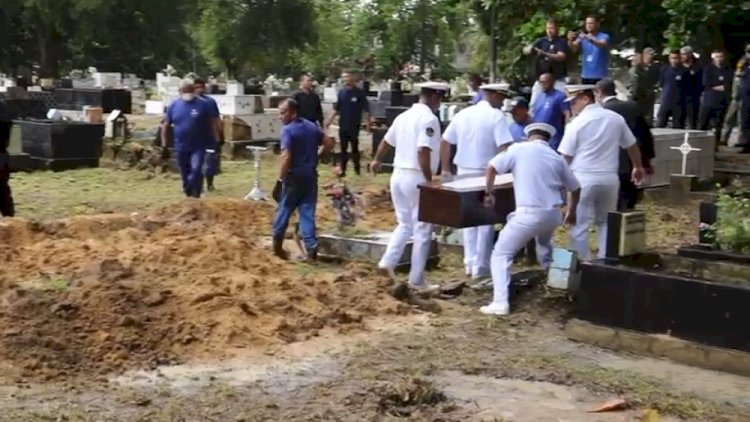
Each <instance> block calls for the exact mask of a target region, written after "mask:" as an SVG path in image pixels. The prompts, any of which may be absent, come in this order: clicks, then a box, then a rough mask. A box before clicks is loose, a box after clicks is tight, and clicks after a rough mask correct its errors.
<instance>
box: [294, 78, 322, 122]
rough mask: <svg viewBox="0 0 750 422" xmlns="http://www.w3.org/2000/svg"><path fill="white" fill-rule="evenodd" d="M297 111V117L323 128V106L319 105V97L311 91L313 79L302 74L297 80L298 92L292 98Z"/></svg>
mask: <svg viewBox="0 0 750 422" xmlns="http://www.w3.org/2000/svg"><path fill="white" fill-rule="evenodd" d="M292 98H294V101H296V102H297V105H298V106H299V109H298V110H297V115H298V116H299V117H302V118H303V119H306V120H309V121H311V122H313V123H316V124H317V125H318V126H320V127H321V128H322V127H323V106H322V105H321V103H320V97H319V96H318V94H316V93H315V91H314V90H313V78H312V76H310V75H308V74H303V75H302V76H301V77H300V79H299V91H297V92H296V93H295V94H294V96H293V97H292Z"/></svg>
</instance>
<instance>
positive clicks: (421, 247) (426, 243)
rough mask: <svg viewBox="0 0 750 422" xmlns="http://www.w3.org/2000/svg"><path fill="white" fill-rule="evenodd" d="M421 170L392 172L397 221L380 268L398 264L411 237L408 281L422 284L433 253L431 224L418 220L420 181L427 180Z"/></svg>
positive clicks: (392, 188)
mask: <svg viewBox="0 0 750 422" xmlns="http://www.w3.org/2000/svg"><path fill="white" fill-rule="evenodd" d="M424 181H425V178H424V175H423V174H422V172H421V171H418V170H409V169H400V168H395V169H393V175H392V176H391V201H392V202H393V208H394V210H395V211H396V221H397V222H398V225H397V226H396V229H395V230H394V231H393V233H392V234H391V237H390V239H389V240H388V247H387V248H386V250H385V254H384V255H383V257H382V258H381V259H380V263H379V264H378V266H379V267H380V268H393V267H395V266H396V265H397V264H398V262H399V260H400V259H401V256H402V255H403V254H404V249H405V248H406V244H407V243H408V242H409V239H413V240H414V243H413V244H412V249H411V271H410V272H409V283H411V284H415V285H419V284H422V283H424V282H425V280H424V271H425V266H426V265H427V258H428V256H429V253H430V240H432V224H429V223H422V222H420V221H419V219H418V216H419V190H418V189H417V185H419V184H420V183H424Z"/></svg>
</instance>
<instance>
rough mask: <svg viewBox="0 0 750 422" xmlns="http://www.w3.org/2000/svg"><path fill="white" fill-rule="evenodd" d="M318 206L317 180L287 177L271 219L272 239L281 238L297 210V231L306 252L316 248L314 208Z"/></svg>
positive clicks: (314, 178)
mask: <svg viewBox="0 0 750 422" xmlns="http://www.w3.org/2000/svg"><path fill="white" fill-rule="evenodd" d="M317 204H318V178H317V177H315V176H312V177H310V176H308V177H299V176H298V177H295V176H293V175H289V176H287V177H286V179H285V180H284V183H283V185H282V188H281V201H279V207H278V209H277V210H276V216H275V217H274V219H273V237H274V238H278V237H283V236H284V234H285V233H286V229H287V227H288V226H289V219H290V218H291V217H292V214H293V213H294V210H295V209H296V210H299V229H300V232H301V234H302V241H303V242H304V244H305V248H307V250H308V251H309V250H311V249H314V248H317V247H318V237H317V236H316V232H315V207H316V206H317Z"/></svg>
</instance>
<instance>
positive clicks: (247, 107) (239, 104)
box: [210, 95, 263, 116]
mask: <svg viewBox="0 0 750 422" xmlns="http://www.w3.org/2000/svg"><path fill="white" fill-rule="evenodd" d="M210 97H211V98H213V99H214V101H216V105H218V106H219V113H221V114H222V115H225V116H238V115H250V114H260V113H263V106H262V99H261V98H260V96H259V95H210Z"/></svg>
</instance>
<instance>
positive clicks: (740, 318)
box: [572, 254, 750, 375]
mask: <svg viewBox="0 0 750 422" xmlns="http://www.w3.org/2000/svg"><path fill="white" fill-rule="evenodd" d="M747 274H750V267H749V266H744V265H740V264H734V263H724V262H706V261H702V260H694V259H690V258H684V257H679V256H675V255H668V254H664V255H658V254H642V255H638V256H633V257H627V258H620V259H610V260H597V261H593V262H591V263H584V264H582V267H581V279H580V290H579V292H578V293H577V298H576V305H575V317H576V318H577V319H578V320H580V321H585V322H588V323H591V324H594V325H595V326H597V327H606V328H607V329H610V330H615V331H612V333H616V332H617V331H616V330H625V333H629V332H637V333H643V334H648V335H657V336H662V335H666V336H667V337H666V338H660V340H663V341H669V340H668V339H681V340H685V341H686V343H685V346H684V347H683V346H681V347H682V348H683V349H686V348H692V349H695V350H698V351H697V352H695V353H693V354H690V353H688V354H681V353H680V352H679V351H677V352H675V350H672V349H681V348H680V347H673V348H671V349H670V347H668V346H664V345H663V344H656V345H650V346H649V344H651V342H656V341H657V340H653V339H651V338H649V337H638V338H640V339H641V340H642V341H640V342H638V341H634V342H631V343H632V344H631V346H632V345H633V344H640V346H637V347H636V348H640V350H632V349H633V347H629V346H624V345H623V344H621V343H620V337H622V336H625V335H628V334H622V335H619V336H618V335H617V334H611V338H608V337H607V335H599V336H594V337H597V339H592V338H587V337H586V335H583V336H578V338H577V339H579V340H584V341H592V340H593V342H595V343H598V344H600V345H603V346H605V347H613V348H621V347H622V348H626V349H629V350H631V351H636V352H643V353H651V354H656V355H660V356H666V357H669V358H671V359H674V360H677V361H682V362H685V363H688V364H691V365H696V366H703V367H707V368H710V369H718V370H723V371H728V372H735V373H741V374H745V375H748V374H750V354H748V353H750V326H749V325H748V324H747V321H750V307H748V306H747V303H748V301H749V300H750V279H748V276H747ZM572 324H573V325H574V326H575V325H576V324H577V322H576V321H574V322H573V323H572ZM574 331H575V330H574ZM575 337H576V336H574V338H575ZM636 337H637V336H636ZM657 343H658V342H657ZM724 349H727V350H729V351H730V352H727V353H724V352H722V350H724ZM719 355H721V356H726V355H731V356H733V359H734V363H727V362H726V359H724V358H718V357H717V358H715V359H714V358H712V357H711V356H719Z"/></svg>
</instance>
